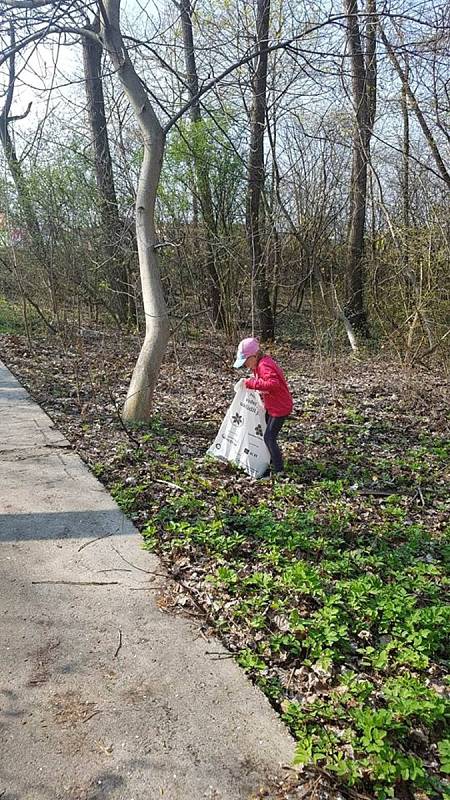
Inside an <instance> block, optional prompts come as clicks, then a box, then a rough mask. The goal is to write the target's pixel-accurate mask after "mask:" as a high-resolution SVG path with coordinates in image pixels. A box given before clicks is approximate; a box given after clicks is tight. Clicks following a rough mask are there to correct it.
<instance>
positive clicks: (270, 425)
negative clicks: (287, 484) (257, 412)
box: [264, 414, 286, 472]
mask: <svg viewBox="0 0 450 800" xmlns="http://www.w3.org/2000/svg"><path fill="white" fill-rule="evenodd" d="M285 419H286V417H271V416H270V414H266V421H267V428H266V432H265V434H264V441H265V443H266V445H267V449H268V451H269V453H270V457H271V460H272V468H273V471H274V472H282V471H283V455H282V453H281V450H280V448H279V446H278V442H277V436H278V434H279V432H280V431H281V428H282V427H283V423H284V421H285Z"/></svg>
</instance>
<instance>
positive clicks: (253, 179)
mask: <svg viewBox="0 0 450 800" xmlns="http://www.w3.org/2000/svg"><path fill="white" fill-rule="evenodd" d="M269 20H270V0H258V6H257V19H256V27H257V37H256V38H257V46H258V48H259V49H260V50H261V49H265V48H267V46H268V38H269ZM267 61H268V54H267V50H266V52H261V53H260V54H259V56H258V61H257V65H256V71H255V75H254V79H253V108H252V119H251V133H250V154H249V163H248V188H247V213H246V227H247V240H248V246H249V250H250V264H251V270H252V291H253V298H254V304H255V307H256V313H257V316H258V324H259V331H260V334H261V338H262V339H263V340H271V339H273V338H274V335H275V330H274V320H273V312H272V306H271V303H270V294H269V289H268V286H267V275H266V263H265V258H264V254H263V245H262V242H263V230H262V229H263V225H262V220H261V216H262V215H261V198H262V191H263V186H264V130H265V121H266V107H267V96H266V91H267Z"/></svg>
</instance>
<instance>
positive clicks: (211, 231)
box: [179, 0, 225, 328]
mask: <svg viewBox="0 0 450 800" xmlns="http://www.w3.org/2000/svg"><path fill="white" fill-rule="evenodd" d="M179 8H180V15H181V27H182V31H183V45H184V60H185V65H186V82H187V88H188V92H189V98H190V100H191V101H192V104H191V108H190V112H189V113H190V117H191V121H192V129H191V132H192V137H191V147H192V153H193V161H194V172H195V181H196V191H197V196H198V201H199V203H200V210H201V215H202V218H203V222H204V226H205V234H206V268H207V272H208V278H209V295H210V299H211V307H212V316H213V321H214V324H215V325H217V326H218V327H220V328H223V327H224V325H225V317H224V307H223V300H222V287H221V281H220V275H219V271H218V269H217V259H216V247H215V246H214V242H215V239H216V238H217V229H216V228H217V226H216V222H215V215H214V205H213V198H212V192H211V181H210V174H209V167H208V159H207V148H205V147H204V146H200V147H199V144H203V142H202V139H203V132H202V127H201V123H202V115H201V109H200V99H199V81H198V72H197V62H196V58H195V49H194V34H193V30H192V6H191V3H190V0H180V5H179Z"/></svg>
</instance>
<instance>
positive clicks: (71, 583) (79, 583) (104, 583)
mask: <svg viewBox="0 0 450 800" xmlns="http://www.w3.org/2000/svg"><path fill="white" fill-rule="evenodd" d="M31 583H33V584H40V583H52V584H63V585H65V586H113V585H117V584H118V583H119V581H31Z"/></svg>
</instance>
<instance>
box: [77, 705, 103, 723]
mask: <svg viewBox="0 0 450 800" xmlns="http://www.w3.org/2000/svg"><path fill="white" fill-rule="evenodd" d="M101 713H102V710H101V708H98V709H97V711H93V712H92V714H89V716H88V717H85V718H84V719H82V720H81V721H82V722H87V721H88V720H89V719H92V717H95V715H96V714H101Z"/></svg>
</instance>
